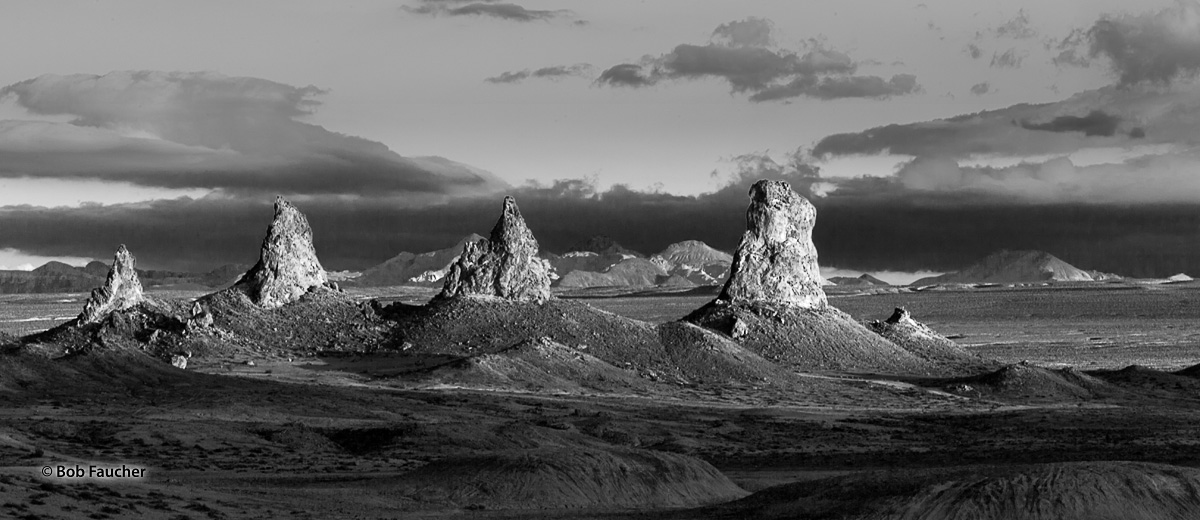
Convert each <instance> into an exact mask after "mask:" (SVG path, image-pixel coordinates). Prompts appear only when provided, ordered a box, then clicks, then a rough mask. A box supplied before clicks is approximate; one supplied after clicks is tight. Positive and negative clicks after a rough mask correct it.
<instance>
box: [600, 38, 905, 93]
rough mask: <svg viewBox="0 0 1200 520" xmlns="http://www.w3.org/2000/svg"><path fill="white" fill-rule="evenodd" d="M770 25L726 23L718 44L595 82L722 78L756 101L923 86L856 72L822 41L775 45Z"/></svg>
mask: <svg viewBox="0 0 1200 520" xmlns="http://www.w3.org/2000/svg"><path fill="white" fill-rule="evenodd" d="M771 28H772V26H771V24H770V22H769V21H767V20H762V19H757V18H748V19H746V20H742V21H736V22H729V23H726V24H722V25H721V26H719V27H717V29H716V30H714V31H713V36H714V38H713V40H714V42H711V43H708V44H705V45H694V44H686V43H685V44H680V45H677V46H675V48H674V49H672V50H671V52H669V53H667V54H663V55H661V56H658V57H647V58H644V59H643V60H642V62H641V63H622V64H619V65H615V66H613V67H610V68H609V69H607V70H605V71H604V72H602V73H601V74H600V77H599V79H597V81H596V83H597V84H599V85H607V86H624V87H646V86H650V85H655V84H658V83H660V82H662V81H665V80H681V79H692V80H696V79H705V78H719V79H722V80H724V81H725V82H727V83H728V84H729V86H730V89H731V90H732V92H734V93H750V100H751V101H755V102H761V101H774V100H783V99H789V98H794V97H800V96H807V97H812V98H816V99H838V98H846V97H858V98H877V99H878V98H887V97H891V96H898V95H905V94H911V93H915V92H920V90H921V89H920V86H919V85H918V84H917V82H916V76H913V75H911V74H897V75H894V76H892V78H891V79H888V80H885V79H883V78H881V77H879V76H869V75H861V76H859V75H855V72H856V71H857V70H858V67H859V64H860V63H858V62H855V61H854V60H853V59H852V58H851V57H850V56H849V55H848V54H846V53H844V52H841V51H838V50H835V49H831V48H829V47H827V46H826V45H824V44H823V43H822V42H821V41H818V40H810V41H808V42H807V43H806V44H805V52H804V53H803V54H800V53H798V52H795V51H791V50H787V49H777V48H770V47H769V45H770V42H771ZM866 63H870V62H866Z"/></svg>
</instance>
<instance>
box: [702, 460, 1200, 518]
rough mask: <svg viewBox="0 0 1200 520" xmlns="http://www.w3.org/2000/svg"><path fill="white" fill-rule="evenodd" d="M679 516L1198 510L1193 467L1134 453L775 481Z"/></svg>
mask: <svg viewBox="0 0 1200 520" xmlns="http://www.w3.org/2000/svg"><path fill="white" fill-rule="evenodd" d="M679 517H680V518H682V517H683V515H680V516H679ZM687 517H688V518H762V519H783V518H842V519H848V520H850V519H853V520H866V519H883V518H889V519H891V518H895V519H912V520H916V519H927V518H928V519H933V518H938V519H961V520H966V519H975V518H987V519H991V520H1094V519H1111V520H1117V519H1121V520H1151V519H1163V518H1176V519H1184V518H1200V470H1197V469H1194V468H1185V467H1179V466H1170V465H1166V464H1151V463H1143V462H1075V463H1061V464H1033V465H1015V466H969V467H963V468H950V469H937V470H919V469H913V468H906V469H904V470H901V471H890V472H878V473H860V474H855V475H850V476H845V477H836V478H829V479H823V480H818V481H810V482H799V483H795V484H787V485H783V486H778V487H774V488H770V489H766V490H763V491H761V492H758V493H755V494H754V495H751V496H749V497H746V498H744V499H742V500H739V501H736V502H732V503H730V504H726V505H721V506H716V507H713V508H709V509H707V510H700V511H690V512H688V516H687Z"/></svg>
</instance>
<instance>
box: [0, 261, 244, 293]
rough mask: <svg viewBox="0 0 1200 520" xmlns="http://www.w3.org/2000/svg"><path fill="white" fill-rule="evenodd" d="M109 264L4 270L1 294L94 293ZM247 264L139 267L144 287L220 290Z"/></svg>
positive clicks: (48, 264)
mask: <svg viewBox="0 0 1200 520" xmlns="http://www.w3.org/2000/svg"><path fill="white" fill-rule="evenodd" d="M108 268H109V266H108V264H106V263H104V262H101V261H99V260H93V261H91V262H88V264H87V265H85V266H83V267H75V266H72V265H68V264H64V263H62V262H58V261H50V262H46V264H45V265H43V266H41V267H38V268H37V269H34V270H32V271H0V294H25V293H57V292H82V293H85V292H90V291H91V290H92V289H95V288H97V287H100V286H101V285H103V284H104V279H105V278H106V277H107V276H108ZM248 268H249V266H247V265H241V264H229V265H224V266H221V267H218V268H216V269H214V270H212V271H209V272H207V273H188V272H180V271H162V270H155V269H138V270H137V273H138V280H140V281H141V282H142V286H143V287H146V288H151V287H165V286H171V287H190V288H201V289H202V288H213V289H220V288H223V287H227V286H229V285H231V284H232V283H233V282H234V280H236V279H237V277H239V276H241V275H242V273H244V272H246V270H247V269H248Z"/></svg>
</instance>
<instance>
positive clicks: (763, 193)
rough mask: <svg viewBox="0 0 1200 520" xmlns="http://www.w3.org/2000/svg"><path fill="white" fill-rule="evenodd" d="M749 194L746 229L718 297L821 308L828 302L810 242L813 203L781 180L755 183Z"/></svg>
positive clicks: (737, 300) (725, 299) (739, 301)
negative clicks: (727, 278)
mask: <svg viewBox="0 0 1200 520" xmlns="http://www.w3.org/2000/svg"><path fill="white" fill-rule="evenodd" d="M750 199H751V202H750V208H749V209H747V210H746V233H745V234H744V235H742V241H741V243H740V244H738V247H737V251H736V252H734V255H733V265H732V267H731V268H730V275H729V280H728V281H726V282H725V287H724V289H722V290H721V295H720V296H719V297H718V298H717V299H718V300H720V301H725V302H729V303H734V304H739V303H767V304H783V305H787V306H795V307H801V308H810V309H821V308H824V307H825V306H826V305H827V302H826V300H825V292H824V291H822V290H821V275H820V269H819V268H818V267H817V248H816V246H814V245H813V242H812V229H813V224H814V223H815V222H816V219H817V210H816V208H814V207H813V205H812V203H810V202H809V201H808V199H805V198H804V197H801V196H800V195H799V194H797V193H796V192H795V191H792V187H791V186H789V185H788V183H786V182H784V181H771V180H761V181H758V182H756V183H754V186H752V187H751V188H750Z"/></svg>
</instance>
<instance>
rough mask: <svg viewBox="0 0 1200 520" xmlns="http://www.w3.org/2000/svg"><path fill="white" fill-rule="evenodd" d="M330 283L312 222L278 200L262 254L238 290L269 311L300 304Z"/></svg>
mask: <svg viewBox="0 0 1200 520" xmlns="http://www.w3.org/2000/svg"><path fill="white" fill-rule="evenodd" d="M328 281H329V279H328V277H327V276H326V274H325V268H323V267H321V262H320V261H319V260H317V251H316V249H314V248H313V243H312V228H310V227H309V226H308V219H306V218H304V214H302V213H300V210H298V209H296V207H295V206H293V205H292V203H290V202H288V201H286V200H284V199H283V197H276V198H275V220H273V221H272V222H271V226H270V227H268V228H267V236H266V238H264V239H263V244H262V253H261V254H260V256H259V259H258V263H257V264H254V267H251V268H250V270H249V271H247V272H246V274H244V275H242V278H241V279H240V280H238V282H237V283H236V284H234V287H236V288H238V289H239V290H241V291H243V292H245V293H246V295H247V296H249V297H250V300H251V301H253V302H254V303H255V304H256V305H258V306H260V307H264V308H268V309H274V308H277V307H281V306H283V305H286V304H288V303H291V302H294V301H296V300H298V299H299V298H300V297H301V296H303V295H304V294H305V293H307V292H308V291H309V290H311V289H313V288H315V287H321V286H324V285H325V284H326V283H327V282H328Z"/></svg>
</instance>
